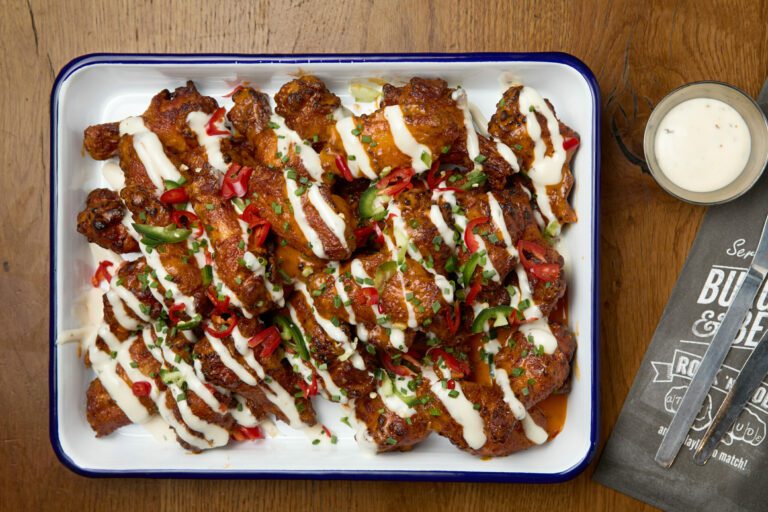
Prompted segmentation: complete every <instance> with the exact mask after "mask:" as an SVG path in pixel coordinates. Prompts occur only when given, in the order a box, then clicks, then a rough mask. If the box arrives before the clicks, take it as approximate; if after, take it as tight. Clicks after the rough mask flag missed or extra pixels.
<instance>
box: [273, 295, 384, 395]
mask: <svg viewBox="0 0 768 512" xmlns="http://www.w3.org/2000/svg"><path fill="white" fill-rule="evenodd" d="M289 305H290V306H291V307H292V308H293V310H294V311H295V314H296V318H297V319H298V323H299V325H300V327H301V330H302V331H303V332H304V338H305V340H306V343H307V346H308V348H309V352H310V354H311V357H312V359H313V360H314V361H315V362H316V363H317V364H318V365H326V367H327V370H326V371H327V372H328V374H329V375H330V378H331V380H332V381H333V384H334V385H335V386H336V387H338V388H340V389H343V390H345V391H346V393H347V395H348V396H349V397H350V398H357V397H359V396H363V395H367V394H369V393H370V392H371V391H372V390H373V373H372V370H373V367H372V365H371V362H370V360H369V357H365V359H368V364H367V365H364V366H363V368H362V369H358V368H356V367H355V366H354V364H353V361H352V359H351V358H349V359H345V360H344V359H343V358H342V356H343V355H344V354H345V350H344V348H343V347H342V346H341V345H340V344H339V343H338V342H337V341H335V340H334V339H332V338H331V337H330V336H329V335H328V333H327V332H326V331H325V330H324V329H323V327H321V326H320V324H319V323H318V321H317V320H316V318H315V316H314V313H313V312H312V310H311V308H312V306H311V305H310V304H309V303H308V302H307V299H306V297H305V296H304V294H302V293H294V294H293V295H291V298H290V300H289ZM284 314H285V315H286V316H290V314H288V313H287V312H284ZM318 314H320V315H321V316H325V315H323V314H322V313H319V312H318ZM332 318H336V317H329V318H328V321H331V319H332ZM337 320H338V319H337ZM340 328H341V329H342V330H343V332H344V334H345V336H346V338H347V339H353V338H354V337H353V336H351V329H350V327H349V326H348V325H343V326H341V325H340ZM352 357H359V358H361V359H362V358H363V356H361V355H359V354H358V355H357V356H354V355H353V356H352Z"/></svg>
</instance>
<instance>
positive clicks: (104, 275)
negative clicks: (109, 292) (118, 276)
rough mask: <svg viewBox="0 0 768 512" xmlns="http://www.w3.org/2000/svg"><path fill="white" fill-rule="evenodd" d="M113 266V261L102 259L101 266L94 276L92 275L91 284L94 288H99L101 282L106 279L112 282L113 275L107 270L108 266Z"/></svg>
mask: <svg viewBox="0 0 768 512" xmlns="http://www.w3.org/2000/svg"><path fill="white" fill-rule="evenodd" d="M111 266H112V262H111V261H102V262H100V263H99V266H98V267H97V268H96V272H94V273H93V277H91V284H92V285H93V287H94V288H98V287H99V284H101V281H103V280H104V279H106V280H107V282H108V283H111V282H112V276H111V275H110V274H109V272H108V271H107V268H108V267H111Z"/></svg>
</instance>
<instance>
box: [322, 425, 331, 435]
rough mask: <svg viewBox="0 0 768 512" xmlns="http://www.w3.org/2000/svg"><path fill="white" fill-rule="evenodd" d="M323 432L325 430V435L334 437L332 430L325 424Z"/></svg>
mask: <svg viewBox="0 0 768 512" xmlns="http://www.w3.org/2000/svg"><path fill="white" fill-rule="evenodd" d="M323 432H325V435H327V436H328V437H332V434H331V431H330V430H329V429H328V427H326V426H325V425H323Z"/></svg>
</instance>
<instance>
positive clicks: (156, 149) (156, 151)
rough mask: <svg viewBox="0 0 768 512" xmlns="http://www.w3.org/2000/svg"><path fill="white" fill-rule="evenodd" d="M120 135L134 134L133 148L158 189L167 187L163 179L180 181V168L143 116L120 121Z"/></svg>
mask: <svg viewBox="0 0 768 512" xmlns="http://www.w3.org/2000/svg"><path fill="white" fill-rule="evenodd" d="M120 135H132V136H133V148H134V149H135V150H136V154H137V155H138V156H139V160H141V163H142V164H143V165H144V168H145V169H146V171H147V175H148V176H149V179H150V180H152V183H153V184H154V185H155V187H156V188H157V190H158V191H162V190H164V189H165V183H164V182H163V180H172V181H178V180H179V179H180V178H181V174H179V170H178V169H176V166H175V165H173V162H171V161H170V159H169V158H168V156H167V155H166V154H165V151H164V150H163V144H162V143H161V142H160V139H159V138H158V137H157V135H156V134H155V133H154V132H152V131H150V130H149V129H148V128H147V127H146V126H145V125H144V120H143V119H142V118H141V117H129V118H126V119H124V120H123V121H122V122H121V123H120Z"/></svg>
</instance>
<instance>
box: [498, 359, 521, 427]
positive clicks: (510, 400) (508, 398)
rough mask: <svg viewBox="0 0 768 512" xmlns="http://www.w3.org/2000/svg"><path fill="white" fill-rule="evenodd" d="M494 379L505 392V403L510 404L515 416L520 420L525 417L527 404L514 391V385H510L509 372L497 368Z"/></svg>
mask: <svg viewBox="0 0 768 512" xmlns="http://www.w3.org/2000/svg"><path fill="white" fill-rule="evenodd" d="M494 380H495V381H496V384H497V385H498V386H499V387H500V388H501V391H502V393H504V403H505V404H507V405H508V406H509V409H510V410H511V411H512V414H513V415H514V416H515V418H517V419H518V420H522V419H523V418H525V417H526V416H527V415H528V413H527V412H526V410H525V406H523V404H522V403H521V402H520V400H518V399H517V397H516V396H515V394H514V393H513V392H512V387H511V386H510V385H509V374H507V372H506V371H505V370H503V369H501V368H497V369H496V375H495V377H494Z"/></svg>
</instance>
